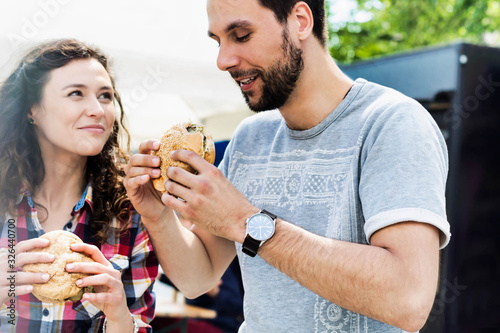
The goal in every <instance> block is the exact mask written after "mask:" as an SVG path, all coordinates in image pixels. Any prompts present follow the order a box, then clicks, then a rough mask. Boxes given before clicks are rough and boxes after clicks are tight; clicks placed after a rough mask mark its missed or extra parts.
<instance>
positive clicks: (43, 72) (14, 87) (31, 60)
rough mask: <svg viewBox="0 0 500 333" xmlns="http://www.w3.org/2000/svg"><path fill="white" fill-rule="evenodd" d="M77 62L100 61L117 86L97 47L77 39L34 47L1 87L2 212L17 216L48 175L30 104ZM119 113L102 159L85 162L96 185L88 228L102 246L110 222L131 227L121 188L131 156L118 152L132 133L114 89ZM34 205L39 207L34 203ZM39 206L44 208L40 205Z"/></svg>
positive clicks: (0, 210)
mask: <svg viewBox="0 0 500 333" xmlns="http://www.w3.org/2000/svg"><path fill="white" fill-rule="evenodd" d="M76 59H96V60H97V61H99V63H100V64H101V65H102V66H103V67H104V68H105V69H106V71H107V72H108V74H109V76H110V78H111V83H112V86H113V89H114V88H115V83H114V80H113V77H112V75H111V73H110V70H109V67H108V60H107V58H106V56H105V55H104V54H102V53H101V52H100V51H99V50H98V49H96V48H92V47H91V46H89V45H86V44H85V43H83V42H81V41H78V40H75V39H64V40H55V41H50V42H47V43H44V44H41V45H39V46H37V47H35V48H34V49H32V50H31V51H30V52H29V53H28V54H27V55H26V56H25V57H24V58H23V59H22V61H21V62H20V63H19V65H18V66H17V68H16V69H15V71H14V72H13V73H12V74H11V75H10V76H9V77H8V78H7V80H6V81H5V82H4V83H3V84H2V85H1V86H0V212H1V213H2V214H5V213H10V214H12V215H15V214H16V213H15V212H16V208H15V207H16V202H17V201H18V198H19V196H20V195H22V194H23V193H24V192H25V191H29V192H30V193H36V191H37V189H38V187H39V186H40V184H41V183H42V181H43V179H44V177H45V169H44V163H43V160H42V155H41V151H40V146H39V144H38V140H37V136H36V134H35V130H34V126H33V125H32V124H30V123H29V122H28V116H29V114H30V110H31V108H32V106H34V105H38V104H39V103H40V101H41V99H42V94H43V88H44V86H45V84H46V83H47V81H48V79H49V76H50V72H51V71H52V70H54V69H56V68H60V67H63V66H64V65H66V64H68V63H69V62H71V61H73V60H76ZM114 91H115V93H114V100H115V101H116V103H117V104H118V106H119V107H120V114H119V116H117V117H116V119H115V122H114V124H113V131H112V133H111V135H110V137H109V138H108V140H107V142H106V144H105V145H104V148H103V150H102V151H101V153H100V154H99V155H96V156H91V157H89V158H88V159H87V165H86V175H87V178H88V181H89V182H90V184H91V185H92V202H93V213H92V217H91V218H90V228H91V230H92V232H93V234H94V235H95V236H94V237H95V240H96V241H97V242H99V243H104V242H105V240H106V238H107V237H108V234H109V230H110V224H111V221H112V219H113V218H114V217H116V218H117V219H118V220H119V221H120V222H121V224H122V226H121V229H122V230H124V229H125V228H126V227H127V224H128V221H129V219H130V210H131V204H130V201H129V200H128V198H127V195H126V191H125V188H124V186H123V182H122V180H123V178H124V176H125V173H124V170H123V166H124V165H125V164H126V163H127V161H128V156H127V154H126V153H125V152H124V151H123V150H122V149H121V148H120V144H119V140H120V136H121V135H122V132H124V133H123V135H125V138H126V139H127V151H129V147H130V135H129V132H128V131H127V129H126V128H125V126H124V124H123V121H124V111H123V106H122V103H121V99H120V95H119V94H118V93H117V92H116V89H114ZM35 204H36V203H35ZM38 207H39V208H43V207H40V205H38Z"/></svg>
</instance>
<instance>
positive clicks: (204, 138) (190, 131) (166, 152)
mask: <svg viewBox="0 0 500 333" xmlns="http://www.w3.org/2000/svg"><path fill="white" fill-rule="evenodd" d="M178 149H186V150H191V151H194V152H195V153H197V154H198V155H200V156H201V157H203V158H204V159H205V160H206V161H207V162H209V163H211V164H214V161H215V144H214V141H213V139H212V136H210V135H209V134H205V133H204V128H203V125H200V124H194V123H191V122H183V123H180V124H177V125H174V126H172V127H171V128H169V129H168V130H167V131H166V132H165V133H164V134H163V137H162V138H161V142H160V148H159V149H158V150H156V151H153V153H152V154H153V155H156V156H158V157H159V158H160V159H161V165H160V169H161V174H160V177H159V178H156V179H153V186H154V188H155V189H157V190H158V191H161V192H166V191H165V187H164V186H163V183H165V180H167V178H168V177H167V169H168V167H170V166H175V167H180V168H182V169H184V170H186V171H189V172H191V173H195V172H196V170H194V169H193V168H192V167H191V166H190V165H189V164H186V163H184V162H180V161H176V160H173V159H171V158H170V152H172V151H174V150H178Z"/></svg>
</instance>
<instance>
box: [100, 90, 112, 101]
mask: <svg viewBox="0 0 500 333" xmlns="http://www.w3.org/2000/svg"><path fill="white" fill-rule="evenodd" d="M99 98H104V99H107V100H110V101H111V100H113V95H111V93H109V92H105V93H103V94H101V96H99Z"/></svg>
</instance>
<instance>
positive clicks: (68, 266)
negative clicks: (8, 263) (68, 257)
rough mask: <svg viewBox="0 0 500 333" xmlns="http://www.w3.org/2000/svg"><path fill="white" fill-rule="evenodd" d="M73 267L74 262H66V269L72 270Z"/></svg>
mask: <svg viewBox="0 0 500 333" xmlns="http://www.w3.org/2000/svg"><path fill="white" fill-rule="evenodd" d="M73 268H75V264H67V265H66V269H68V270H72V269H73Z"/></svg>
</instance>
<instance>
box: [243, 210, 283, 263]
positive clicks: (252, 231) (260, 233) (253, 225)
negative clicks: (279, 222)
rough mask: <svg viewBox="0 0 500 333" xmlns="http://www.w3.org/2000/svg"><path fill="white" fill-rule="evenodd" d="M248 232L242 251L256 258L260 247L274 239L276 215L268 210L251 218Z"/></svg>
mask: <svg viewBox="0 0 500 333" xmlns="http://www.w3.org/2000/svg"><path fill="white" fill-rule="evenodd" d="M246 224H247V232H246V235H245V241H244V242H243V246H242V251H243V253H245V254H248V255H249V256H250V257H255V256H256V255H257V251H258V250H259V247H261V246H262V244H264V242H265V241H267V240H268V239H270V238H271V237H273V235H274V228H275V225H276V215H274V214H272V213H269V212H268V211H267V210H264V209H263V210H261V211H260V212H258V213H257V214H254V215H252V216H250V217H249V218H248V219H247V221H246Z"/></svg>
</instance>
